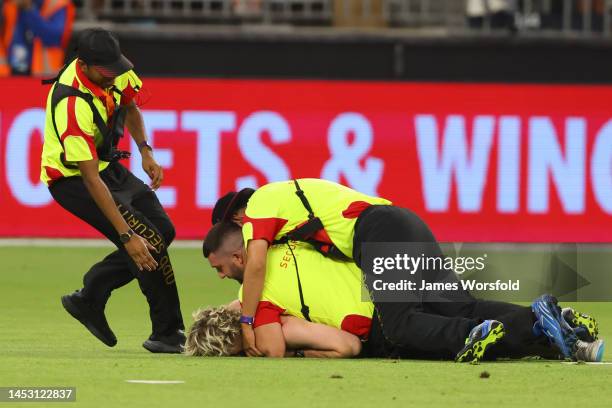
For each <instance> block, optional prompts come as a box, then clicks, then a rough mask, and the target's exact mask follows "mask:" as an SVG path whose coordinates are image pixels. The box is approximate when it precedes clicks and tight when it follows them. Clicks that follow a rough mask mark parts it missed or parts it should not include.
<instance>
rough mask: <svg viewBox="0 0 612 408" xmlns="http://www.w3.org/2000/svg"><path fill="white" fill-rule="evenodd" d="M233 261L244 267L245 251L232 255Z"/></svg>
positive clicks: (238, 251) (235, 252)
mask: <svg viewBox="0 0 612 408" xmlns="http://www.w3.org/2000/svg"><path fill="white" fill-rule="evenodd" d="M232 260H233V261H234V262H235V263H236V264H237V265H240V266H242V265H244V261H245V259H244V251H243V250H242V248H241V249H239V250H237V251H234V253H233V254H232Z"/></svg>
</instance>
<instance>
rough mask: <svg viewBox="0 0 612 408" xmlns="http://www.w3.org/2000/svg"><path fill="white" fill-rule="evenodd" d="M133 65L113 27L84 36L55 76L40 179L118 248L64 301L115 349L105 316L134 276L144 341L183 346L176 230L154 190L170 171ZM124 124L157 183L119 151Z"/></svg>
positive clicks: (156, 347) (157, 346) (158, 347)
mask: <svg viewBox="0 0 612 408" xmlns="http://www.w3.org/2000/svg"><path fill="white" fill-rule="evenodd" d="M132 68H133V65H132V63H131V62H130V61H129V60H128V59H127V58H126V57H125V56H123V55H122V54H121V50H120V48H119V42H118V41H117V39H116V38H115V37H114V36H113V35H112V34H111V33H110V32H108V31H106V30H102V29H91V30H87V31H85V32H83V33H82V34H81V37H80V39H79V42H78V57H77V58H76V59H75V60H73V61H72V62H70V63H69V64H67V65H66V66H65V67H64V68H63V69H62V71H60V74H59V75H58V77H57V78H55V79H54V80H50V81H49V82H52V83H53V86H52V87H51V90H50V91H49V96H48V98H47V110H46V122H45V134H44V145H43V151H42V158H41V179H42V180H43V181H44V182H45V183H47V185H48V186H49V191H50V192H51V195H52V196H53V198H54V199H55V201H56V202H57V203H58V204H59V205H61V206H62V207H63V208H65V209H66V210H67V211H69V212H71V213H72V214H74V215H75V216H77V217H78V218H80V219H82V220H83V221H85V222H86V223H87V224H89V225H90V226H92V227H93V228H95V229H97V230H98V231H99V232H100V233H101V234H103V235H104V236H106V237H107V238H108V239H109V240H110V241H112V242H113V243H114V244H115V245H116V246H117V250H116V251H115V252H113V253H111V254H110V255H108V256H107V257H106V258H104V259H103V260H102V261H100V262H98V263H97V264H95V265H94V266H92V267H91V269H90V270H89V271H88V272H87V273H86V274H85V276H84V278H83V288H82V289H81V290H78V291H76V292H74V293H73V294H71V295H66V296H64V297H62V304H63V306H64V308H65V309H66V310H67V311H68V313H70V314H71V315H72V316H73V317H74V318H75V319H77V320H79V321H80V322H81V323H82V324H83V325H84V326H85V327H86V328H87V329H88V330H89V331H90V332H91V333H92V334H93V335H94V336H96V337H97V338H98V339H100V340H101V341H102V342H103V343H104V344H106V345H108V346H110V347H112V346H114V345H115V344H116V343H117V339H116V337H115V335H114V333H113V332H112V330H111V329H110V327H109V325H108V323H107V321H106V317H105V315H104V308H105V305H106V302H107V300H108V299H109V297H110V294H111V292H112V291H113V290H114V289H117V288H119V287H122V286H124V285H126V284H127V283H129V282H130V281H132V280H133V279H134V278H136V279H138V283H139V285H140V289H141V290H142V292H143V294H144V295H145V296H146V298H147V301H148V303H149V307H150V311H151V312H150V317H151V320H152V323H153V325H152V326H153V333H152V334H151V336H150V337H149V338H148V339H147V340H146V341H145V342H144V344H143V346H144V347H145V348H146V349H147V350H149V351H151V352H161V353H179V352H180V351H181V346H182V345H183V343H184V339H185V336H184V333H183V330H184V325H183V320H182V315H181V310H180V303H179V297H178V292H177V287H176V282H175V278H174V271H173V269H172V265H171V263H170V259H169V256H168V246H169V245H170V243H171V242H172V240H173V239H174V235H175V232H174V227H173V225H172V222H171V221H170V219H169V218H168V215H167V214H166V212H165V211H164V209H163V208H162V206H161V204H160V203H159V200H158V199H157V196H156V195H155V192H154V190H155V189H157V188H158V187H159V186H160V184H161V182H162V180H163V172H162V168H161V167H160V166H159V164H158V163H157V162H156V161H155V159H154V157H153V151H152V150H153V149H152V148H151V146H149V145H148V144H147V139H146V135H145V130H144V123H143V119H142V115H141V113H140V111H139V109H138V107H137V105H136V103H135V101H134V98H135V96H136V94H137V93H138V92H139V91H140V88H141V86H142V82H141V80H140V79H139V78H138V76H137V75H136V74H135V73H134V71H132ZM124 126H127V128H128V130H129V131H130V134H131V135H132V138H133V139H134V141H135V142H136V143H137V145H138V148H139V151H140V154H141V156H142V166H143V169H144V170H145V172H146V173H147V174H148V175H149V177H150V178H151V180H152V183H151V187H152V188H150V187H149V186H147V185H146V184H145V183H143V182H142V181H141V180H139V179H138V178H136V177H135V176H134V175H133V174H132V173H131V172H130V171H129V170H128V169H126V168H125V167H124V166H123V165H121V164H120V163H119V160H120V159H123V158H127V157H129V153H128V152H122V151H119V150H118V149H117V144H118V142H119V140H120V138H121V137H122V136H123V131H124Z"/></svg>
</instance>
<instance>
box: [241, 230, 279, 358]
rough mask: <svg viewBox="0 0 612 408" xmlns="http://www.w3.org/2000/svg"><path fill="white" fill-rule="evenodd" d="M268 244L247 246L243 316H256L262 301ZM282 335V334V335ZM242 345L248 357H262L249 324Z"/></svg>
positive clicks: (258, 242)
mask: <svg viewBox="0 0 612 408" xmlns="http://www.w3.org/2000/svg"><path fill="white" fill-rule="evenodd" d="M267 254H268V242H267V241H266V240H263V239H254V240H251V241H249V243H248V246H247V261H246V268H245V270H244V280H243V282H242V291H243V292H242V314H243V315H245V316H255V313H256V312H257V305H258V304H259V300H260V299H261V293H262V291H263V286H264V280H265V277H266V256H267ZM281 334H282V333H281ZM242 344H243V347H244V351H245V352H246V354H247V355H248V356H251V357H257V356H261V350H258V345H257V346H256V342H255V333H254V332H253V328H252V327H251V326H249V325H248V324H242Z"/></svg>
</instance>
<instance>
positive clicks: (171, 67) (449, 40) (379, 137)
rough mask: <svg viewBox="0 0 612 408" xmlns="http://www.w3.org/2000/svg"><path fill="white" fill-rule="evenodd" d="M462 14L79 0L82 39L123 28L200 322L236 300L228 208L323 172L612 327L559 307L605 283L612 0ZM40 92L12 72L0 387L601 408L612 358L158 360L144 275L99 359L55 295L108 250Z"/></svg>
mask: <svg viewBox="0 0 612 408" xmlns="http://www.w3.org/2000/svg"><path fill="white" fill-rule="evenodd" d="M478 1H479V0H476V2H478ZM468 3H474V2H472V1H470V2H466V1H463V0H363V1H362V0H286V1H275V0H260V1H258V0H252V1H241V0H235V1H234V0H211V1H209V0H78V1H75V5H76V6H77V20H76V23H75V36H76V35H78V32H79V31H80V30H82V29H84V28H87V27H92V26H103V27H106V28H108V29H111V30H113V31H114V32H116V33H117V35H118V36H119V38H120V40H121V44H122V48H123V50H124V53H125V54H126V55H127V56H128V57H129V58H130V59H131V60H132V61H133V62H134V64H135V66H136V70H137V71H138V73H139V74H141V75H142V77H143V79H144V84H145V86H144V88H143V95H142V98H141V100H140V103H141V109H142V111H143V113H144V115H145V121H146V128H147V130H148V134H149V137H150V138H151V139H152V145H153V146H154V148H155V155H156V158H157V160H158V161H159V162H160V164H161V165H162V166H164V168H165V170H164V171H165V176H166V177H165V182H164V184H163V187H162V188H161V189H160V190H159V197H160V199H161V201H162V202H163V204H164V205H165V207H166V208H167V210H168V212H169V214H170V216H171V218H172V219H173V221H174V222H175V224H176V227H177V234H178V238H179V239H181V240H184V239H187V240H196V241H191V243H186V244H185V243H180V242H179V243H177V244H178V245H173V247H172V248H171V254H172V257H173V263H174V269H175V271H176V278H177V283H178V287H179V291H180V295H181V303H182V311H183V315H184V319H185V322H186V323H187V324H189V322H190V313H191V311H192V310H195V309H196V308H198V307H201V306H205V305H217V304H221V303H224V302H228V301H230V300H232V299H233V298H234V297H235V294H236V289H237V286H236V284H235V282H228V281H219V280H218V279H217V278H216V276H215V274H214V273H213V272H212V271H211V270H208V269H207V267H206V266H205V264H204V263H203V262H202V257H201V252H200V249H199V245H200V241H199V240H201V238H202V237H203V236H204V234H205V233H206V231H207V230H208V228H209V227H210V212H211V208H212V206H213V205H214V202H215V200H216V198H217V197H219V196H220V195H221V194H223V193H224V192H225V191H227V190H235V189H237V188H241V187H244V186H258V185H262V184H264V183H266V182H269V181H274V180H279V179H286V178H290V177H325V178H329V179H332V180H337V181H340V182H342V183H345V184H347V185H349V186H351V187H353V188H356V189H358V190H361V191H364V192H368V193H371V194H379V195H381V196H384V197H387V198H389V199H391V200H393V201H394V202H395V203H396V204H398V205H403V206H407V207H410V208H412V209H413V210H415V211H416V212H417V213H418V214H420V215H421V216H422V217H423V218H425V220H426V221H427V222H428V223H429V224H430V225H431V227H432V229H433V231H434V233H435V234H436V236H437V237H438V239H440V240H441V241H445V242H464V243H465V242H467V243H476V245H477V246H476V247H474V248H476V250H477V251H487V252H489V253H492V252H495V253H502V254H503V257H502V258H501V259H502V260H503V262H502V264H503V265H497V268H496V270H494V271H493V272H495V273H497V274H498V276H501V277H505V278H507V277H509V276H512V277H521V278H522V277H528V278H533V277H534V276H535V275H537V276H539V277H540V279H541V281H548V282H549V283H550V282H552V283H553V286H554V282H558V281H564V282H562V283H563V285H561V286H562V288H561V289H562V292H563V293H564V294H566V296H564V297H563V299H562V300H563V301H564V302H565V303H564V305H574V306H575V307H577V308H580V310H584V311H586V312H589V313H591V314H593V315H594V316H596V317H597V319H598V320H599V322H600V327H601V329H602V330H601V336H602V337H603V338H605V339H609V338H610V335H611V334H612V331H610V327H612V317H611V316H612V313H611V309H610V304H609V303H607V302H588V303H566V302H567V301H571V300H574V301H575V300H591V301H593V300H598V301H609V300H610V298H609V296H610V293H612V292H611V291H610V290H609V289H608V288H611V287H612V286H611V285H612V278H611V277H609V273H608V272H609V269H610V268H609V265H610V264H611V263H610V262H611V261H612V250H611V248H612V246H611V243H612V235H610V231H611V230H612V217H610V215H611V214H612V127H611V126H612V122H611V120H612V111H611V109H610V107H609V106H610V104H609V101H610V100H612V84H611V83H610V82H611V78H612V76H611V74H610V67H611V66H612V65H611V63H612V52H611V51H612V36H611V28H612V25H611V21H610V16H611V14H610V13H611V11H612V1H609V0H592V1H588V0H520V1H513V0H491V2H490V4H491V5H493V6H495V7H498V6H499V5H500V4H501V8H495V9H494V10H491V9H490V10H489V12H490V13H487V11H486V10H485V11H483V10H482V9H480V11H479V9H478V7H476V8H473V4H472V5H471V6H470V5H469V4H468ZM479 13H480V14H479ZM73 44H74V41H73V43H72V44H71V46H70V47H69V48H72V47H73ZM68 58H70V55H69V56H68ZM47 91H48V88H47V87H45V86H41V85H40V81H39V79H38V78H25V77H12V78H0V237H2V238H6V239H3V240H2V243H1V244H0V259H2V261H3V264H2V265H3V268H2V271H0V307H1V308H2V310H4V311H5V313H2V315H1V316H0V328H1V329H0V345H2V347H3V352H2V357H0V361H1V362H2V363H1V364H0V385H3V386H45V385H58V386H59V385H62V386H65V385H69V386H76V387H77V390H78V397H77V401H78V403H77V405H79V406H95V407H98V406H103V405H104V406H121V405H125V404H126V402H127V401H129V403H130V406H133V407H140V406H142V407H151V406H159V405H168V404H176V403H177V401H180V403H182V404H184V405H188V404H189V405H195V404H198V405H203V406H218V405H221V406H241V407H243V406H245V405H246V403H245V401H248V403H249V404H250V405H253V406H267V407H276V406H279V407H280V406H286V404H287V401H292V402H293V403H294V404H295V405H296V406H311V407H312V406H346V405H351V406H359V405H366V404H367V405H375V404H376V405H379V404H384V405H385V406H410V405H417V406H423V405H427V406H431V407H437V406H443V407H452V406H457V407H463V406H468V405H471V406H485V405H486V406H497V407H504V406H532V405H535V404H536V403H537V404H538V405H539V406H543V407H549V406H560V405H562V404H567V403H568V402H570V403H572V404H573V405H587V404H588V406H593V407H595V406H607V404H608V401H609V400H610V398H611V396H610V391H609V386H608V385H609V381H610V373H611V371H610V370H609V367H610V366H609V365H606V366H598V367H592V366H585V365H577V366H569V365H565V364H561V363H558V364H557V363H553V362H529V363H525V362H508V361H506V362H499V363H494V364H492V363H489V364H485V365H484V366H480V367H478V366H471V365H453V364H451V363H445V362H418V361H405V362H398V361H396V360H390V361H386V360H377V361H363V360H352V361H326V362H324V363H323V362H320V361H308V360H307V361H299V362H298V361H278V360H277V361H270V360H267V359H201V360H197V359H196V360H190V361H185V360H184V359H183V358H181V356H151V355H150V354H148V353H147V352H146V351H145V350H144V349H142V347H141V343H142V341H143V340H144V339H145V337H146V336H147V335H148V333H149V330H150V327H149V321H148V319H147V305H146V301H145V300H144V298H143V297H142V296H141V295H140V294H139V293H138V288H137V285H136V284H135V283H132V284H130V285H129V287H127V288H122V289H121V290H118V291H116V292H115V293H114V294H113V297H112V299H111V301H110V302H109V304H108V306H107V309H106V314H107V317H108V320H109V322H110V325H111V326H112V328H113V330H114V331H115V333H116V334H117V337H118V338H119V344H118V345H117V346H116V347H115V348H113V349H106V348H104V347H103V346H102V345H101V344H100V343H99V342H98V341H97V340H96V339H94V338H93V337H92V336H89V335H88V334H87V333H86V332H85V331H84V330H83V329H82V327H80V326H79V325H78V324H76V323H75V322H74V321H73V320H72V319H70V318H69V317H68V316H67V315H66V314H65V313H64V311H63V310H62V309H61V307H60V304H59V297H60V296H61V295H63V294H66V293H69V292H70V291H71V290H73V289H76V288H77V287H79V285H80V280H81V277H82V274H83V273H84V271H85V270H86V268H88V267H89V265H91V264H93V263H94V262H96V261H97V260H99V259H101V258H102V257H103V256H104V255H106V254H107V253H108V252H109V250H110V246H109V245H108V244H106V243H105V244H102V243H101V241H94V242H89V241H86V240H83V239H82V238H97V237H98V235H97V234H96V232H95V231H94V230H93V229H91V228H89V227H87V226H85V225H84V224H83V223H82V222H80V221H79V220H77V219H76V218H74V217H72V216H70V215H69V214H67V213H65V212H64V211H62V210H61V209H60V208H59V207H58V206H57V205H56V204H54V203H53V202H52V201H51V199H50V197H49V194H48V192H47V190H46V188H45V186H44V185H42V184H41V183H40V181H39V180H38V175H39V156H40V151H41V145H42V133H41V130H42V126H43V120H44V102H45V97H46V93H47ZM123 143H124V147H125V148H127V149H130V150H133V146H131V145H130V144H129V141H128V138H126V139H124V141H123ZM135 156H136V157H135V160H134V161H133V162H126V163H127V164H128V165H129V166H130V167H131V168H132V170H133V171H135V172H136V173H137V174H138V175H140V176H143V175H142V172H141V170H140V165H139V161H138V155H137V154H136V155H135ZM143 177H144V176H143ZM145 180H146V178H145ZM13 238H19V239H18V240H14V239H13ZM30 238H50V240H30ZM59 238H77V239H73V240H69V241H65V240H59ZM75 246H76V247H79V248H75ZM464 247H465V245H464ZM502 266H503V267H502ZM568 266H569V269H568ZM568 270H571V271H572V273H570V274H567V273H566V272H567V271H568ZM493 272H492V273H493ZM575 272H579V274H580V275H581V276H582V277H584V278H585V279H587V280H589V281H590V282H595V283H596V284H591V285H588V286H584V287H582V286H583V285H584V282H583V281H581V279H582V278H581V277H579V276H577V274H576V273H575ZM509 274H511V275H509ZM567 281H570V282H569V283H567ZM549 286H550V285H549ZM572 286H573V287H574V288H579V287H580V290H578V291H571V290H569V291H568V288H570V289H571V288H572ZM557 288H559V285H557ZM535 289H538V288H537V287H536V288H535ZM538 290H539V289H538ZM579 294H580V296H579ZM523 300H528V299H523ZM604 359H605V360H606V361H609V360H610V353H609V352H608V353H607V354H606V356H605V358H604ZM245 373H249V375H245ZM485 373H486V376H485ZM489 375H490V378H489ZM129 379H149V380H182V381H185V383H184V384H180V385H170V386H166V385H141V384H130V383H126V380H129ZM236 390H244V392H236ZM559 390H561V391H559ZM606 395H608V397H606ZM34 405H36V404H34ZM41 406H42V405H41Z"/></svg>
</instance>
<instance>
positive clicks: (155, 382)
mask: <svg viewBox="0 0 612 408" xmlns="http://www.w3.org/2000/svg"><path fill="white" fill-rule="evenodd" d="M125 382H129V383H132V384H184V383H185V381H181V380H125Z"/></svg>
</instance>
